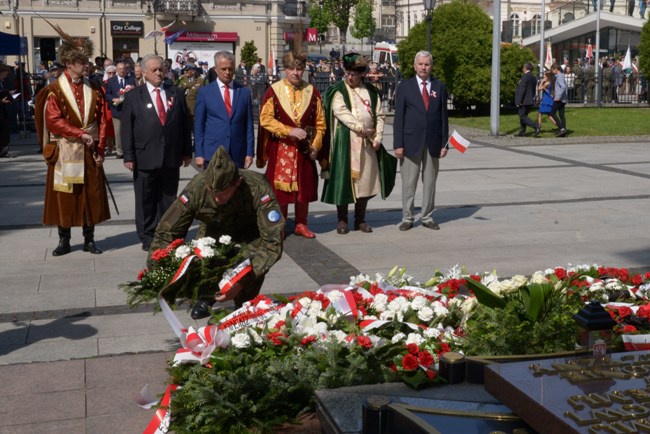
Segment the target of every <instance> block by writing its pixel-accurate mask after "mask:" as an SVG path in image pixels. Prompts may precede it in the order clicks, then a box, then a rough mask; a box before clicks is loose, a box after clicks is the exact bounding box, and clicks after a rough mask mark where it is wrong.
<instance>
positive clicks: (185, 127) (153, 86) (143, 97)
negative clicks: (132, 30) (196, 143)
mask: <svg viewBox="0 0 650 434" xmlns="http://www.w3.org/2000/svg"><path fill="white" fill-rule="evenodd" d="M141 65H142V73H143V75H144V78H145V80H146V83H145V84H144V85H143V86H138V87H136V88H135V89H134V90H132V91H131V92H129V93H128V94H127V96H126V98H125V99H124V107H123V109H122V144H123V149H124V167H126V168H127V169H129V170H131V171H133V181H134V189H135V226H136V230H137V233H138V237H140V240H141V241H142V250H149V245H150V244H151V240H152V239H153V235H154V232H155V230H156V226H157V225H158V221H159V220H160V218H161V217H162V215H163V214H164V213H165V211H167V208H169V206H170V205H171V204H172V203H173V202H174V201H175V200H176V194H177V192H178V180H179V177H180V166H181V165H183V166H187V165H188V164H190V162H191V161H192V136H191V128H190V121H189V116H188V111H187V105H186V104H185V97H184V95H183V90H182V89H180V88H178V87H175V86H169V87H166V86H162V83H163V74H164V72H163V59H162V58H161V57H159V56H155V55H152V54H148V55H146V56H144V58H143V59H142V62H141Z"/></svg>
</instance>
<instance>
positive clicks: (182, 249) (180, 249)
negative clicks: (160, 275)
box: [174, 245, 192, 259]
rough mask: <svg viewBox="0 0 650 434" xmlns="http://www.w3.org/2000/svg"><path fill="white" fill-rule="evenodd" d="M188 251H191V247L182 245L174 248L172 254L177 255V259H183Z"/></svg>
mask: <svg viewBox="0 0 650 434" xmlns="http://www.w3.org/2000/svg"><path fill="white" fill-rule="evenodd" d="M190 253H192V249H190V247H189V246H186V245H182V246H180V247H178V248H177V249H176V252H175V253H174V256H175V257H177V258H178V259H183V258H185V257H186V256H187V255H189V254H190Z"/></svg>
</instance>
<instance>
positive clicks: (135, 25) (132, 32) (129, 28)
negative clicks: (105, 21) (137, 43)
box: [111, 21, 144, 36]
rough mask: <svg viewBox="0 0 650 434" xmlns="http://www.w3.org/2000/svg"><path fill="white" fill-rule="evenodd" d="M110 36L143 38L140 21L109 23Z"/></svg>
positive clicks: (142, 27) (142, 28)
mask: <svg viewBox="0 0 650 434" xmlns="http://www.w3.org/2000/svg"><path fill="white" fill-rule="evenodd" d="M111 36H144V24H143V22H142V21H111Z"/></svg>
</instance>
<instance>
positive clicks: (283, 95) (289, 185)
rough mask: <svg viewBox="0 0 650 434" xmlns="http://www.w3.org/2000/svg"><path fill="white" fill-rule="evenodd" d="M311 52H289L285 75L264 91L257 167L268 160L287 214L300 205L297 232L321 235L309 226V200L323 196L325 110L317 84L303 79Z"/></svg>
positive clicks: (269, 174) (269, 175) (270, 176)
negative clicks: (319, 161) (320, 168)
mask: <svg viewBox="0 0 650 434" xmlns="http://www.w3.org/2000/svg"><path fill="white" fill-rule="evenodd" d="M306 60H307V59H306V57H305V56H304V55H302V54H295V53H287V54H285V55H284V58H283V59H282V61H283V63H284V71H285V73H286V77H285V79H284V80H280V81H278V82H276V83H274V84H273V85H272V86H271V87H270V88H269V89H268V90H267V91H266V93H265V94H264V99H263V100H262V110H261V112H260V129H259V134H258V142H257V148H258V149H257V167H259V168H262V167H264V165H265V164H266V163H267V162H268V166H267V168H266V177H267V178H268V180H269V182H270V183H271V186H273V189H274V191H275V196H276V197H277V199H278V203H279V204H280V208H281V210H282V214H283V215H284V218H285V219H286V218H287V213H288V208H289V204H290V203H293V204H294V207H295V217H296V227H295V230H294V233H295V234H296V235H300V236H302V237H305V238H316V235H315V234H314V233H313V232H312V231H310V230H309V229H308V228H307V214H308V212H309V202H313V201H315V200H317V199H318V191H317V190H318V173H317V171H316V163H315V160H316V156H317V154H318V151H319V150H320V149H321V147H322V143H323V135H324V133H325V129H326V124H325V114H324V112H323V106H322V103H321V96H320V94H319V93H318V90H316V88H314V86H312V85H311V84H309V83H307V82H305V81H303V80H302V75H303V73H304V72H305V64H306Z"/></svg>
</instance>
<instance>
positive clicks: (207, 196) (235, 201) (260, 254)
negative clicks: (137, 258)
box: [150, 147, 284, 306]
mask: <svg viewBox="0 0 650 434" xmlns="http://www.w3.org/2000/svg"><path fill="white" fill-rule="evenodd" d="M225 152H226V151H225V149H224V148H223V147H220V148H219V150H218V151H217V154H215V155H217V157H215V158H214V159H213V161H211V162H210V165H209V166H208V169H207V170H206V171H205V172H202V173H200V174H198V175H196V176H195V177H194V178H193V179H192V180H191V181H190V183H189V184H188V185H187V187H185V189H184V190H183V192H182V193H181V194H180V195H179V198H178V199H177V200H176V202H174V203H173V204H172V206H171V207H169V209H168V210H167V212H166V213H165V215H164V216H163V217H162V219H161V220H160V223H159V224H158V227H157V228H156V234H155V236H154V239H153V242H152V244H151V249H150V252H154V251H155V250H156V249H159V248H163V247H166V246H167V245H168V244H169V243H171V242H172V241H173V240H175V239H177V238H185V236H186V235H187V231H188V230H189V228H190V226H191V225H192V222H193V221H194V219H197V220H199V221H200V222H201V227H200V228H199V234H198V237H199V238H200V237H204V236H210V237H212V238H214V239H216V240H218V239H219V237H220V236H221V235H229V236H230V237H232V241H233V242H234V243H238V244H241V246H242V252H243V253H244V255H245V256H247V257H248V258H250V260H251V264H252V266H253V274H254V276H252V278H253V279H248V280H247V281H246V283H245V284H244V289H243V290H242V291H241V292H240V294H239V295H238V296H237V297H236V298H235V304H236V305H237V306H240V305H241V304H242V303H243V302H244V301H247V300H251V299H252V298H254V297H255V296H256V295H257V294H259V291H260V289H261V287H262V283H263V282H264V276H265V275H266V273H267V272H268V271H269V269H270V268H271V266H273V264H275V263H276V262H277V261H278V260H279V259H280V256H281V255H282V230H283V229H284V218H283V217H282V213H281V212H280V206H279V205H278V202H277V200H276V198H275V194H274V193H273V189H272V188H271V186H270V184H269V183H268V181H267V180H266V178H265V177H264V175H262V174H260V173H257V172H252V171H248V170H243V169H242V170H239V171H237V170H236V169H235V166H234V163H232V160H230V158H229V157H227V153H225ZM224 153H225V156H224ZM223 158H228V161H229V162H230V163H232V169H226V170H218V171H217V170H215V167H216V166H218V162H219V160H220V159H223ZM214 173H217V175H214ZM236 173H239V175H241V177H242V182H241V184H240V185H239V187H237V190H236V192H235V194H234V196H233V197H232V199H230V201H229V202H228V203H226V204H217V202H216V201H215V199H214V197H213V196H212V194H211V193H210V192H209V191H208V187H210V188H211V189H212V190H213V191H217V192H218V191H221V190H223V189H224V188H225V187H226V186H227V185H228V184H229V183H230V181H231V180H232V179H233V176H234V175H235V174H236ZM215 178H216V179H215ZM251 280H253V281H252V282H251Z"/></svg>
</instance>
